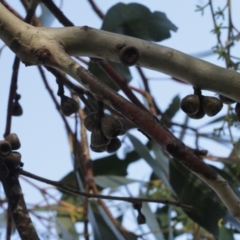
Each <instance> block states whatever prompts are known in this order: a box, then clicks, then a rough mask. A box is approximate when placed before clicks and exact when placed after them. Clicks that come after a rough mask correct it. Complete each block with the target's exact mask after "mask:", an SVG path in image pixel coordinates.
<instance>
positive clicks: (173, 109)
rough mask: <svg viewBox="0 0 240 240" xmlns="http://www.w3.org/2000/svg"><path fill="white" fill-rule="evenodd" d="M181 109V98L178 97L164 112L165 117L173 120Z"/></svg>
mask: <svg viewBox="0 0 240 240" xmlns="http://www.w3.org/2000/svg"><path fill="white" fill-rule="evenodd" d="M179 107H180V97H179V95H176V96H175V97H174V98H173V99H172V102H171V103H170V105H169V106H168V108H167V109H166V111H165V112H164V114H163V115H164V116H167V117H168V118H169V119H172V118H173V117H174V116H175V114H176V113H177V112H178V111H179Z"/></svg>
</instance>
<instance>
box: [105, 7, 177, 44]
mask: <svg viewBox="0 0 240 240" xmlns="http://www.w3.org/2000/svg"><path fill="white" fill-rule="evenodd" d="M102 29H103V30H106V31H110V32H116V33H120V34H124V35H128V36H132V37H137V38H141V39H144V40H148V41H156V42H159V41H162V40H164V39H167V38H170V37H171V34H170V31H174V32H176V31H177V27H176V26H175V25H174V24H173V23H172V22H171V21H170V20H169V19H168V18H167V16H166V14H165V13H163V12H158V11H156V12H153V13H152V12H151V11H150V10H149V9H148V8H147V7H145V6H144V5H141V4H138V3H129V4H124V3H118V4H116V5H114V6H113V7H111V8H110V9H109V10H108V12H107V14H106V16H105V18H104V20H103V25H102Z"/></svg>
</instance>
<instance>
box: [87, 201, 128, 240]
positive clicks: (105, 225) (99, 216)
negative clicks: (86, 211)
mask: <svg viewBox="0 0 240 240" xmlns="http://www.w3.org/2000/svg"><path fill="white" fill-rule="evenodd" d="M91 208H92V210H93V214H94V217H95V219H96V221H97V223H98V228H99V230H100V233H101V236H100V238H98V237H96V235H95V233H94V235H95V236H94V239H96V240H102V239H118V240H124V239H125V238H124V237H123V236H122V234H121V233H120V232H119V230H118V229H117V228H116V226H115V225H114V224H113V222H112V221H111V220H110V219H109V217H108V215H107V214H106V212H105V211H104V210H103V209H102V207H101V206H100V205H99V204H98V203H97V202H95V201H91Z"/></svg>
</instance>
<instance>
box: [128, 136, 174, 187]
mask: <svg viewBox="0 0 240 240" xmlns="http://www.w3.org/2000/svg"><path fill="white" fill-rule="evenodd" d="M127 136H128V137H129V139H130V141H131V142H132V144H133V146H134V149H135V150H136V151H137V153H138V154H139V156H141V157H142V158H143V159H144V160H145V161H146V162H147V163H148V164H149V165H150V167H151V168H152V170H153V172H154V173H155V175H156V176H157V177H158V178H160V179H162V181H163V182H164V184H165V185H166V186H167V187H168V188H169V189H172V187H171V185H170V183H169V181H168V178H167V176H166V175H165V172H164V169H163V167H162V165H160V164H159V163H158V161H160V160H158V161H156V160H155V159H154V158H153V157H152V156H151V154H150V153H149V150H148V149H147V147H146V146H145V145H144V144H143V143H142V142H140V141H139V140H138V139H137V138H136V137H134V136H133V135H131V134H129V133H128V134H127Z"/></svg>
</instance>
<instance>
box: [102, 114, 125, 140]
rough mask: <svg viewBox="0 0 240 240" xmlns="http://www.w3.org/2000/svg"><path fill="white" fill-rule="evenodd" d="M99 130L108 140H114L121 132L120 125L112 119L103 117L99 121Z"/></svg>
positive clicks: (121, 126)
mask: <svg viewBox="0 0 240 240" xmlns="http://www.w3.org/2000/svg"><path fill="white" fill-rule="evenodd" d="M101 128H102V132H103V134H104V135H105V136H106V137H107V138H109V139H112V138H115V137H117V136H118V135H119V134H121V133H122V131H123V125H122V123H121V122H120V121H119V120H118V119H117V118H114V117H103V118H102V119H101Z"/></svg>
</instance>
